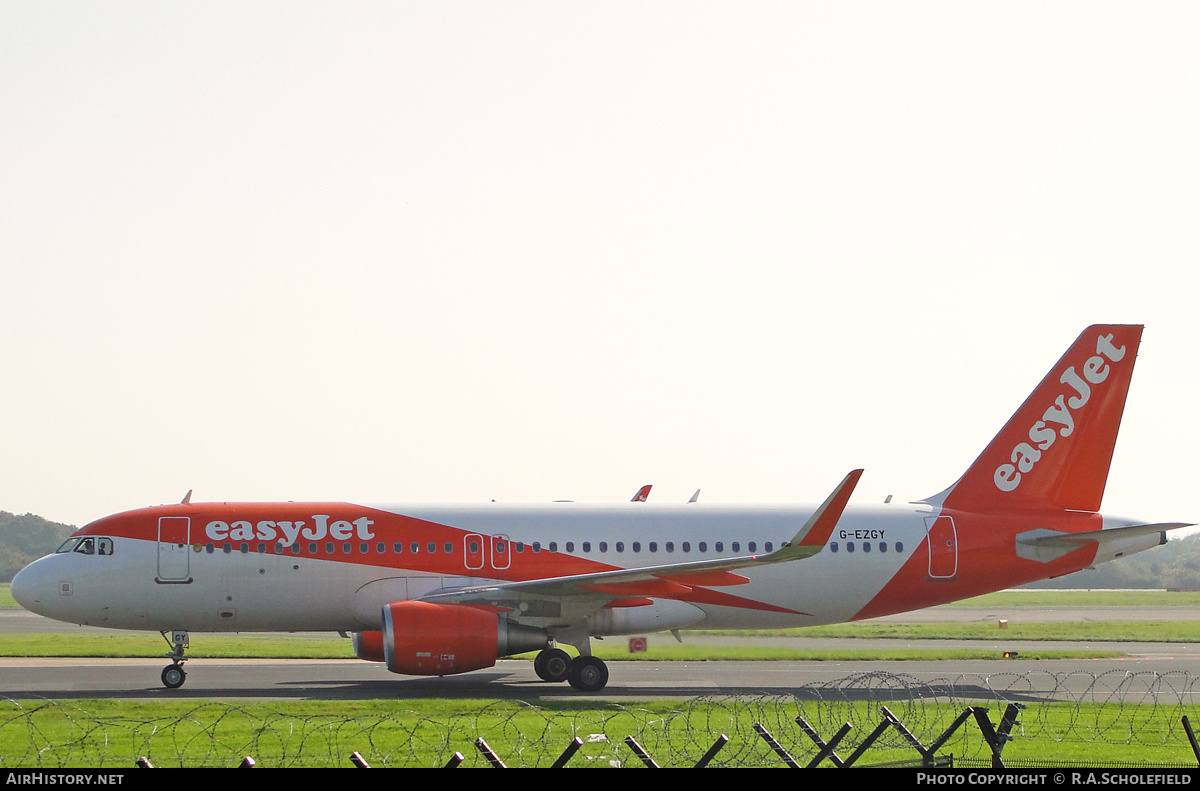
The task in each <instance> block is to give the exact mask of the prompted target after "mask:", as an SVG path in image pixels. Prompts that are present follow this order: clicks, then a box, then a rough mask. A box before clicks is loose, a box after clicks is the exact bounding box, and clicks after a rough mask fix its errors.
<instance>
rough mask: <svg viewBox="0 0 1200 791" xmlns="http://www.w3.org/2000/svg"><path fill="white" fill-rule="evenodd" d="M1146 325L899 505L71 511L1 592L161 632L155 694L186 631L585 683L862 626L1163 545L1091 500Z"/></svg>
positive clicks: (1084, 347)
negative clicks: (948, 479) (342, 642)
mask: <svg viewBox="0 0 1200 791" xmlns="http://www.w3.org/2000/svg"><path fill="white" fill-rule="evenodd" d="M1141 332H1142V328H1141V327H1140V326H1130V325H1106V326H1099V325H1098V326H1093V327H1089V328H1088V329H1087V330H1085V331H1084V333H1083V334H1082V335H1080V336H1079V338H1078V339H1077V340H1076V341H1075V343H1074V344H1072V346H1071V347H1070V349H1069V350H1068V351H1067V353H1066V354H1065V355H1064V356H1063V357H1062V359H1061V360H1060V361H1059V362H1058V363H1057V364H1056V365H1055V366H1054V367H1053V368H1052V369H1051V370H1050V372H1049V374H1048V375H1047V376H1046V378H1045V379H1043V380H1042V382H1041V384H1039V385H1038V386H1037V388H1036V389H1035V390H1034V391H1033V393H1032V395H1030V396H1029V398H1028V399H1027V400H1026V401H1025V403H1024V404H1023V405H1022V406H1021V407H1020V408H1019V409H1018V410H1017V412H1016V414H1015V415H1014V416H1013V417H1012V418H1011V419H1010V420H1009V422H1008V423H1007V424H1006V425H1005V426H1004V428H1003V429H1002V430H1001V431H1000V433H999V434H998V435H997V436H996V438H995V439H993V440H992V442H991V444H989V445H988V446H987V448H986V449H985V450H984V451H983V453H982V454H981V455H980V456H979V458H978V459H977V460H976V461H975V462H974V463H973V464H972V465H971V467H970V468H969V469H968V470H967V471H966V472H965V473H964V474H963V476H962V477H961V478H960V479H959V480H958V481H957V482H956V483H955V484H954V485H952V486H950V487H949V488H948V489H946V490H945V491H943V492H941V493H940V494H937V495H935V496H933V497H930V498H928V499H926V500H923V501H920V502H917V503H912V504H909V505H907V506H903V505H880V506H874V507H854V508H848V507H847V501H848V500H849V499H850V496H851V493H852V492H853V490H854V487H855V485H856V483H857V482H858V479H859V476H860V475H861V470H855V471H853V472H851V473H850V474H849V475H847V476H846V477H845V479H844V480H842V482H841V483H840V484H838V486H837V487H836V488H835V489H834V490H833V493H832V494H830V496H829V498H828V499H827V500H826V501H825V502H824V503H823V504H822V505H821V506H819V507H816V508H813V507H811V506H810V507H776V506H766V507H732V506H721V505H714V504H702V503H696V502H691V503H686V504H678V505H670V504H651V503H644V502H635V503H621V504H616V505H610V506H595V505H581V504H575V503H547V504H544V505H534V506H525V507H514V506H509V505H502V504H496V503H486V504H481V505H479V506H477V507H462V506H433V505H430V506H411V507H410V506H404V507H391V506H367V505H358V504H353V503H332V502H329V503H292V502H287V503H193V502H190V499H191V498H190V496H189V497H187V498H184V502H182V503H178V504H174V505H164V506H158V507H153V508H144V509H140V510H136V511H128V512H125V513H120V514H116V515H114V516H109V517H105V518H103V519H100V520H98V521H96V522H93V523H91V524H89V525H87V526H86V527H83V528H82V529H80V530H78V531H76V532H75V534H74V535H72V537H71V538H69V539H68V540H67V541H66V542H65V543H64V544H63V545H62V546H61V547H60V548H59V549H58V551H57V552H55V553H54V554H53V555H48V556H46V557H44V558H41V559H40V560H37V561H35V562H33V563H31V564H30V565H29V566H28V567H26V568H25V569H23V570H22V571H21V572H20V573H19V574H18V575H17V576H16V578H15V579H14V580H13V583H12V593H13V596H14V597H15V598H16V599H17V601H18V602H20V604H21V605H22V606H24V607H26V608H28V609H30V610H32V611H34V612H36V613H40V614H42V615H45V616H48V617H50V618H56V619H58V620H62V621H68V622H70V623H77V624H86V625H91V626H105V627H111V628H115V629H142V630H155V631H160V632H162V633H163V635H164V637H167V636H168V635H170V637H168V638H167V639H168V642H170V643H171V644H172V645H173V651H172V653H171V654H170V656H171V658H172V662H171V664H170V665H169V666H168V667H166V668H165V669H164V670H163V673H162V681H163V683H164V684H165V685H166V686H168V687H178V686H179V685H181V684H182V683H183V681H184V678H185V674H184V671H183V662H184V658H185V657H184V648H185V647H186V646H187V644H188V634H187V633H188V632H252V631H297V632H299V631H339V632H350V633H353V634H354V646H355V651H356V654H357V656H359V657H360V658H362V659H369V660H373V661H382V662H385V663H386V664H387V668H388V669H389V670H391V671H393V672H395V673H405V674H416V675H450V674H453V673H464V672H467V671H471V670H477V669H480V668H485V667H491V666H493V665H494V664H495V662H496V659H497V658H498V657H505V656H511V655H514V654H518V653H523V652H528V651H538V652H539V653H538V654H537V658H536V660H535V662H534V668H535V670H536V672H537V674H538V675H539V676H540V677H541V678H542V679H544V680H546V681H551V682H558V681H563V680H566V681H568V682H570V684H571V685H572V686H573V687H575V688H576V689H579V690H582V691H585V692H594V691H597V690H600V689H602V688H603V687H604V686H605V684H606V683H607V681H608V669H607V667H606V666H605V664H604V662H602V661H601V660H600V659H598V658H596V657H594V656H592V655H591V650H590V639H591V638H592V637H602V636H607V635H627V634H644V633H647V632H654V631H662V630H680V629H689V628H696V627H704V628H706V629H739V628H754V629H761V628H773V627H796V626H809V625H815V624H828V623H838V622H843V621H854V620H860V619H864V618H872V617H875V616H880V615H887V614H889V613H897V612H903V611H906V610H914V609H919V608H922V607H929V606H931V605H935V604H942V603H945V602H950V601H955V600H958V599H964V598H967V597H970V596H976V595H979V594H982V593H987V592H989V591H995V590H999V589H1002V588H1008V587H1011V586H1014V585H1021V584H1023V583H1027V582H1032V581H1035V580H1041V579H1047V578H1050V577H1058V576H1062V575H1064V574H1070V573H1071V572H1074V571H1078V570H1080V569H1083V568H1085V567H1090V566H1095V565H1096V564H1098V563H1104V562H1106V561H1110V560H1113V559H1115V558H1118V557H1121V556H1123V555H1127V554H1130V553H1133V552H1139V551H1141V550H1144V549H1149V548H1150V547H1154V546H1156V545H1158V544H1160V543H1162V542H1164V541H1165V540H1166V533H1165V531H1166V530H1169V529H1172V528H1175V527H1182V526H1184V525H1183V524H1182V523H1178V524H1177V523H1169V524H1144V523H1142V522H1140V521H1137V520H1132V519H1116V518H1111V517H1106V516H1102V515H1101V514H1099V513H1098V509H1099V508H1100V501H1101V497H1102V495H1103V493H1104V486H1105V482H1106V480H1107V477H1108V469H1109V463H1110V461H1111V459H1112V453H1113V447H1114V444H1115V442H1116V438H1117V429H1118V426H1119V425H1120V421H1121V414H1122V412H1123V410H1124V404H1125V397H1126V393H1127V392H1128V389H1129V382H1130V376H1131V375H1132V373H1133V365H1134V360H1135V358H1136V357H1137V350H1138V344H1139V342H1140V340H1141ZM639 499H641V498H635V500H639ZM693 499H694V498H693ZM563 645H565V646H571V647H574V648H575V649H576V651H577V654H578V655H577V656H575V657H572V656H571V655H570V654H568V653H567V652H566V651H564V650H563V649H562V648H560V647H558V646H563Z"/></svg>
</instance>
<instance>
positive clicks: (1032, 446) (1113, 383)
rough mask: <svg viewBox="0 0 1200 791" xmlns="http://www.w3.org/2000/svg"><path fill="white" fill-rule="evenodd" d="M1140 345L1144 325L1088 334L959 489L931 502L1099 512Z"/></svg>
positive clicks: (965, 507)
mask: <svg viewBox="0 0 1200 791" xmlns="http://www.w3.org/2000/svg"><path fill="white" fill-rule="evenodd" d="M1141 338H1142V327H1141V325H1127V324H1098V325H1095V326H1092V327H1088V328H1087V329H1086V330H1084V331H1083V334H1082V335H1080V336H1079V338H1077V339H1076V341H1075V343H1073V344H1072V345H1071V348H1070V349H1068V350H1067V353H1066V354H1064V355H1063V357H1062V359H1061V360H1059V361H1058V363H1057V364H1056V365H1055V366H1054V367H1053V368H1051V369H1050V373H1048V374H1047V375H1046V378H1045V379H1043V380H1042V383H1041V384H1039V385H1038V386H1037V389H1035V390H1034V391H1033V393H1032V394H1031V395H1030V396H1029V398H1027V399H1026V400H1025V403H1024V404H1022V405H1021V408H1020V409H1018V410H1017V412H1016V414H1014V415H1013V416H1012V418H1010V419H1009V421H1008V423H1007V424H1005V426H1004V428H1003V429H1001V431H1000V433H999V434H997V435H996V438H995V439H993V440H992V441H991V443H990V444H989V445H988V446H987V448H986V449H984V451H983V453H981V454H980V455H979V458H978V459H976V460H975V463H974V464H972V465H971V467H970V468H969V469H968V470H967V471H966V473H964V474H963V476H962V477H961V478H960V479H959V480H958V482H957V483H956V484H954V485H953V486H952V487H950V488H949V489H947V490H946V491H944V492H942V493H941V494H940V495H938V496H936V497H932V498H930V500H929V502H931V503H938V502H940V503H941V505H942V507H943V509H953V510H960V511H974V512H1007V511H1026V510H1071V511H1088V512H1096V511H1099V510H1100V500H1101V498H1102V497H1103V496H1104V485H1105V483H1106V482H1107V480H1108V468H1109V464H1110V463H1111V462H1112V456H1113V448H1114V446H1115V445H1116V441H1117V429H1118V428H1119V427H1120V425H1121V415H1122V413H1123V412H1124V410H1125V396H1126V395H1127V394H1128V392H1129V381H1130V377H1131V376H1132V375H1133V363H1134V360H1135V359H1136V358H1137V350H1138V344H1139V343H1140V342H1141Z"/></svg>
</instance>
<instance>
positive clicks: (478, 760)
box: [0, 699, 1196, 768]
mask: <svg viewBox="0 0 1200 791" xmlns="http://www.w3.org/2000/svg"><path fill="white" fill-rule="evenodd" d="M888 705H889V708H890V709H891V710H893V712H894V713H895V714H896V715H897V716H898V717H900V719H901V720H902V721H904V722H905V724H906V727H908V728H909V729H911V730H912V731H913V733H914V734H915V735H916V736H917V738H918V739H920V740H921V741H922V742H923V743H925V744H930V743H931V742H932V741H933V739H934V738H935V737H937V736H939V735H941V733H943V732H944V731H945V730H946V729H947V728H948V727H949V725H950V724H951V722H952V721H953V719H954V718H955V716H957V715H958V714H960V713H961V712H962V711H964V710H965V707H966V705H967V704H962V703H959V704H955V703H934V702H926V701H914V702H907V703H906V702H904V701H896V702H890V703H889V704H888ZM1118 708H1119V709H1120V711H1116V710H1114V709H1113V707H1111V706H1110V707H1105V706H1103V705H1100V704H1083V705H1076V704H1069V703H1068V704H1058V703H1051V704H1044V705H1037V706H1036V708H1034V709H1028V708H1027V709H1026V710H1025V711H1024V712H1022V715H1021V717H1022V719H1021V723H1020V724H1019V725H1018V728H1017V729H1016V730H1015V731H1014V733H1015V737H1016V738H1015V739H1014V740H1013V741H1012V742H1011V743H1009V744H1007V745H1006V747H1005V749H1004V758H1005V761H1006V763H1008V765H1009V766H1020V765H1025V766H1040V767H1042V768H1044V767H1046V766H1104V765H1113V764H1123V765H1125V766H1175V767H1187V766H1191V767H1193V768H1194V767H1195V766H1196V758H1195V756H1194V755H1193V753H1192V752H1191V749H1190V747H1189V745H1188V742H1187V738H1186V734H1185V733H1184V732H1183V730H1182V728H1181V726H1180V720H1179V717H1178V711H1177V710H1176V709H1174V708H1169V707H1158V708H1155V707H1118ZM797 715H800V716H803V717H804V718H805V719H806V720H808V721H809V722H810V723H812V724H813V726H814V727H815V728H816V729H817V732H818V733H822V734H824V736H825V738H829V737H830V736H832V732H833V731H834V730H836V729H837V728H838V727H839V725H840V723H843V722H846V723H852V724H853V725H854V730H853V733H852V735H851V736H850V737H849V738H848V739H847V740H846V741H845V742H844V743H843V747H842V749H841V750H840V753H841V755H842V757H843V758H845V757H847V756H848V755H849V753H850V752H851V751H852V750H853V748H854V746H855V745H856V744H858V743H859V742H860V741H861V740H862V739H864V738H865V737H866V734H867V733H869V732H870V731H871V730H872V729H873V727H874V725H876V724H878V723H879V722H881V720H882V717H881V711H880V708H879V704H878V703H871V702H859V703H847V704H839V705H834V706H830V705H828V704H824V703H820V702H816V703H811V704H810V703H805V702H798V701H795V700H746V701H713V700H707V701H705V700H702V701H693V702H689V703H677V702H676V703H666V702H658V701H639V702H638V704H637V705H636V706H633V707H630V706H622V705H619V704H603V703H596V702H594V701H565V702H559V703H555V704H549V705H545V706H537V707H534V706H529V705H525V704H521V703H514V702H496V701H484V700H405V701H355V702H345V701H292V702H289V703H286V704H260V703H249V704H230V703H222V702H215V701H214V702H200V701H194V700H192V701H180V702H174V701H172V702H167V701H109V700H96V699H86V700H74V701H70V702H69V703H64V702H47V701H29V702H14V701H3V700H0V759H2V760H3V762H4V765H5V766H8V767H20V766H26V767H28V766H39V767H43V768H45V767H70V766H86V767H95V768H106V767H107V768H124V767H131V766H132V765H133V763H134V761H135V760H137V758H139V757H142V756H145V757H147V758H149V759H150V761H151V762H152V763H153V764H154V765H155V766H156V767H233V766H236V765H238V763H239V762H240V761H241V760H242V759H243V757H245V756H251V757H253V759H254V760H255V762H256V763H257V765H258V766H261V767H337V766H343V767H348V766H350V757H351V753H353V752H357V753H359V754H361V755H362V757H363V758H365V759H366V761H367V762H368V763H369V764H370V765H371V766H373V767H438V766H443V765H444V764H446V762H447V761H448V760H450V758H451V756H452V755H453V754H454V753H455V752H459V753H461V754H462V755H463V757H464V758H465V761H464V763H463V765H464V766H486V765H487V763H486V761H485V760H484V759H483V757H482V756H481V754H480V753H479V751H478V750H477V749H476V748H475V740H476V739H479V738H481V739H483V740H485V741H486V743H487V744H488V745H489V747H490V748H491V749H492V750H493V751H494V752H495V754H496V755H497V756H498V757H499V758H500V759H501V760H503V761H504V762H505V763H506V764H507V765H509V766H526V767H532V766H549V765H550V764H551V763H552V762H553V761H554V760H555V759H556V758H557V757H558V756H559V755H560V754H561V753H562V752H563V750H564V749H566V748H567V746H568V744H569V743H570V741H571V740H572V739H573V738H576V737H579V738H580V739H581V740H582V741H583V742H584V744H583V747H582V749H581V750H580V751H579V753H578V754H577V755H576V756H575V757H573V758H572V759H571V761H570V762H569V763H568V766H569V767H614V766H641V765H642V764H641V762H640V761H639V760H638V759H637V757H636V756H635V755H634V754H633V752H632V751H631V750H630V749H629V748H628V747H627V746H626V745H625V744H624V743H623V742H624V739H625V738H626V737H627V736H632V737H634V738H635V739H636V740H637V742H638V744H639V745H641V747H643V748H644V749H645V750H646V751H647V752H648V753H649V754H650V756H651V757H652V758H654V759H655V760H656V761H657V762H658V763H660V765H662V766H665V767H685V766H691V765H693V764H694V763H695V762H696V761H697V760H698V759H699V758H700V757H701V756H702V755H703V754H704V752H705V751H706V750H707V749H708V747H709V746H711V745H712V744H713V743H714V742H716V741H717V739H718V737H719V736H720V735H721V734H725V735H727V736H728V737H729V743H728V745H727V747H726V748H724V749H723V750H722V751H721V752H720V753H718V757H717V760H716V762H715V763H714V765H715V766H733V767H736V766H782V761H781V759H780V758H779V757H778V756H776V755H775V754H774V753H772V752H771V751H770V750H769V748H768V747H767V745H766V743H765V742H764V741H763V740H762V739H761V738H760V737H759V736H758V734H757V733H756V732H755V730H754V725H755V724H756V723H760V724H762V725H764V726H765V727H766V728H767V730H768V731H770V732H771V734H772V735H773V736H774V737H775V738H776V739H778V740H779V742H780V743H781V744H782V745H784V746H785V748H786V749H787V750H788V751H789V752H790V753H791V754H792V755H793V756H794V757H796V758H797V759H799V760H800V761H801V762H802V763H806V762H807V761H808V760H810V759H811V758H812V756H813V755H814V753H815V747H814V744H813V742H812V741H810V740H809V739H808V738H807V737H805V736H804V735H803V734H802V733H801V732H800V731H799V729H798V728H797V726H796V724H795V721H794V719H795V717H796V716H797ZM1000 716H1001V710H1000V709H999V708H998V707H997V706H995V703H994V702H992V708H991V709H989V713H988V717H989V719H990V720H991V721H992V722H993V723H994V724H995V723H998V721H999V718H1000ZM938 754H939V755H943V756H944V755H948V754H953V755H954V756H955V758H956V766H959V767H962V766H987V764H988V752H987V748H986V746H985V743H984V741H983V739H982V738H981V735H980V730H979V728H978V726H977V724H976V723H975V722H974V720H973V719H969V720H968V721H967V722H966V723H965V724H964V726H963V727H962V728H960V729H959V731H957V732H956V734H955V736H954V737H953V738H952V739H951V740H950V741H949V742H948V743H947V744H946V745H944V746H943V747H940V748H939V750H938ZM917 757H918V756H917V753H916V752H915V751H914V750H913V749H912V748H911V746H910V745H908V744H907V743H906V742H905V741H904V740H903V739H901V738H899V736H898V734H897V733H895V732H889V733H888V734H887V737H886V738H885V739H882V740H880V741H879V742H877V743H876V746H875V747H872V748H871V749H869V750H868V751H867V752H865V753H864V754H863V758H862V760H861V761H860V762H859V764H858V765H859V766H867V765H872V764H881V763H886V762H893V761H903V760H913V759H915V758H917ZM824 765H825V766H829V765H830V764H829V763H828V762H826V763H825V764H824Z"/></svg>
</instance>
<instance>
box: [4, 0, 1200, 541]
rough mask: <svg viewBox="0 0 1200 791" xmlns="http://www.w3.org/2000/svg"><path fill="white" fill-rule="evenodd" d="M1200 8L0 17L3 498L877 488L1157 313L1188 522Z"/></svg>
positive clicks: (897, 484)
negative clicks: (1107, 333)
mask: <svg viewBox="0 0 1200 791" xmlns="http://www.w3.org/2000/svg"><path fill="white" fill-rule="evenodd" d="M1197 41H1200V5H1197V4H1196V3H1194V2H1163V3H1138V4H1134V3H1104V2H1011V3H982V2H979V3H972V2H962V0H955V1H953V2H904V3H895V2H819V3H818V2H803V1H802V0H799V1H798V0H790V1H789V2H777V3H776V2H698V1H697V0H687V1H686V2H653V1H651V2H645V1H644V0H639V1H638V2H628V3H624V2H597V3H576V2H562V1H561V0H556V1H555V2H535V3H525V2H503V3H496V2H445V1H444V0H437V1H436V2H348V3H347V2H338V3H333V2H296V1H295V0H289V2H252V3H245V2H204V3H191V4H178V3H161V2H106V3H91V2H82V1H80V2H36V3H17V2H8V3H3V4H0V108H2V111H0V296H2V298H3V310H0V333H2V334H0V370H2V372H3V388H2V389H0V441H2V442H3V447H4V451H5V452H4V453H3V454H0V509H2V510H6V511H11V512H16V513H25V512H33V513H36V514H39V515H41V516H44V517H47V518H49V519H53V520H56V521H63V522H68V523H73V524H80V525H81V524H84V523H86V522H88V521H91V520H92V519H95V518H98V517H100V516H103V515H105V514H108V513H111V512H114V511H120V510H125V509H129V508H137V507H141V506H145V505H154V504H159V503H164V502H177V501H179V500H180V499H181V498H182V497H183V495H184V494H185V493H186V492H187V490H188V489H194V490H195V495H194V499H195V500H197V501H200V500H206V501H207V500H289V499H294V500H308V499H335V500H353V501H359V502H366V503H403V502H428V501H450V502H464V503H470V502H480V501H486V500H491V499H497V500H502V501H507V502H527V501H533V502H544V501H549V500H555V499H575V500H592V501H607V502H615V501H621V500H628V499H629V498H630V497H631V496H632V495H633V493H634V492H635V491H636V490H637V488H638V487H639V486H641V485H642V484H645V483H650V484H654V486H655V488H654V491H653V492H652V493H651V501H653V502H683V501H686V500H687V498H688V497H690V496H691V494H692V492H693V491H694V490H695V489H697V488H700V489H701V490H702V491H701V495H700V496H701V499H702V500H703V501H706V502H732V503H749V502H772V503H781V502H814V501H820V500H821V499H823V498H824V497H825V495H826V494H828V492H829V490H831V489H832V488H833V486H834V485H836V484H837V483H838V481H840V480H841V478H842V476H843V475H845V473H846V472H847V471H849V470H850V469H852V468H855V467H864V468H865V469H866V474H865V475H864V477H863V479H862V482H861V484H860V485H859V489H858V492H857V493H856V495H855V497H854V499H853V500H852V502H854V503H860V504H867V503H870V504H873V503H877V502H882V501H883V499H884V497H886V496H887V495H888V494H894V495H895V496H896V499H897V500H911V499H917V498H921V497H925V496H928V495H932V494H934V493H936V492H939V491H941V490H942V489H943V488H945V487H946V486H947V485H949V484H950V483H952V482H953V481H954V480H955V479H956V478H957V477H958V475H959V474H960V473H961V472H962V471H963V469H964V468H965V467H966V466H967V465H968V464H969V463H970V462H971V461H972V460H973V459H974V458H975V456H976V455H977V454H978V453H979V451H980V450H981V449H982V448H983V446H984V445H985V444H986V443H987V441H988V440H989V439H990V438H991V437H992V436H993V435H994V434H995V433H996V431H997V430H999V428H1000V427H1001V425H1002V424H1003V423H1004V422H1005V420H1007V418H1008V417H1009V415H1010V414H1011V413H1012V412H1013V411H1014V410H1015V409H1016V408H1017V406H1018V405H1019V404H1020V403H1021V401H1022V400H1023V399H1024V398H1025V396H1026V395H1027V394H1028V393H1029V392H1030V390H1032V388H1033V387H1034V386H1035V385H1036V384H1037V382H1038V381H1039V380H1040V379H1041V377H1042V376H1043V375H1044V374H1045V373H1046V371H1047V370H1048V369H1049V367H1050V366H1051V365H1052V364H1053V363H1054V362H1055V361H1056V360H1057V359H1058V358H1059V356H1060V355H1061V354H1062V352H1063V351H1064V350H1065V349H1066V348H1067V346H1068V345H1069V344H1070V343H1071V341H1073V340H1074V338H1075V337H1076V336H1077V335H1078V334H1079V332H1080V331H1081V330H1082V329H1083V328H1084V327H1085V326H1087V325H1089V324H1092V323H1098V322H1122V323H1143V324H1145V325H1146V331H1145V334H1144V337H1143V342H1142V348H1141V354H1140V356H1139V359H1138V363H1137V370H1136V371H1135V374H1134V379H1133V387H1132V390H1131V393H1130V399H1129V403H1128V407H1127V409H1126V414H1125V422H1124V424H1123V426H1122V432H1121V436H1120V438H1119V440H1118V443H1117V450H1116V459H1115V462H1114V465H1113V469H1112V473H1111V475H1110V478H1109V486H1108V491H1107V495H1106V497H1105V503H1104V506H1105V507H1104V510H1105V511H1106V512H1113V513H1115V514H1119V515H1123V516H1130V517H1141V518H1145V519H1148V520H1178V521H1200V503H1197V502H1196V497H1195V489H1196V481H1197V479H1200V461H1198V460H1197V455H1196V452H1195V451H1196V448H1197V444H1198V441H1200V417H1198V415H1197V411H1198V410H1197V408H1196V403H1195V394H1196V393H1197V384H1198V380H1200V354H1198V353H1197V346H1198V344H1197V340H1198V339H1200V328H1198V326H1197V315H1196V314H1197V303H1198V300H1197V293H1196V292H1197V286H1198V285H1200V275H1198V274H1197V271H1196V265H1197V263H1198V262H1200V234H1198V229H1197V221H1198V218H1200V190H1198V186H1197V185H1198V184H1200V144H1198V142H1197V141H1200V47H1197V46H1196V42H1197Z"/></svg>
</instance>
